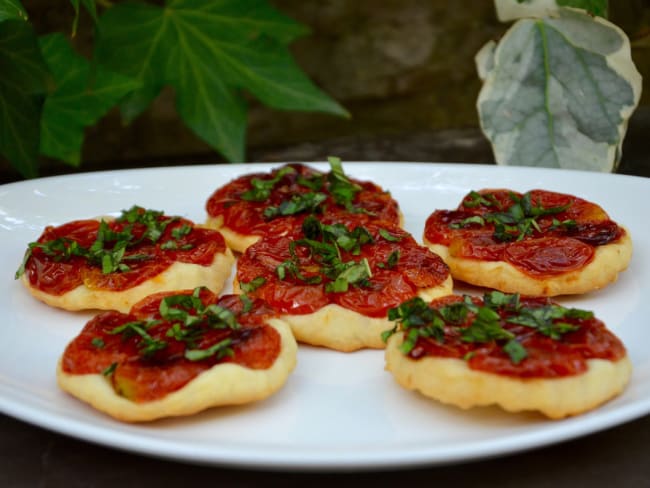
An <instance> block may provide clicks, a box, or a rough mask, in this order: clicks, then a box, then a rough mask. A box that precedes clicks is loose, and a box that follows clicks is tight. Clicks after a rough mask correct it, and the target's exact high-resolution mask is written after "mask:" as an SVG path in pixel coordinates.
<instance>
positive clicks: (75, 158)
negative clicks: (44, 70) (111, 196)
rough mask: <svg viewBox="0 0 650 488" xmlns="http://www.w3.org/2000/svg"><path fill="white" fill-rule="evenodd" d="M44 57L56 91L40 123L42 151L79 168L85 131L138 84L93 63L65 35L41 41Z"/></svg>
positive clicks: (48, 37) (50, 97)
mask: <svg viewBox="0 0 650 488" xmlns="http://www.w3.org/2000/svg"><path fill="white" fill-rule="evenodd" d="M41 49H42V51H43V56H44V57H45V60H46V62H47V64H48V66H49V67H50V70H51V71H52V74H53V75H54V80H55V83H56V89H55V90H54V91H53V92H52V93H51V94H50V95H49V96H48V98H47V100H46V101H45V105H44V107H43V118H42V120H41V152H42V153H43V154H45V155H47V156H50V157H53V158H57V159H61V160H63V161H65V162H67V163H68V164H71V165H74V166H77V165H78V164H79V163H80V160H81V147H82V144H83V138H84V128H85V127H87V126H91V125H94V124H95V123H96V122H97V121H98V120H99V119H100V118H101V117H103V116H104V115H105V114H106V113H107V112H108V110H109V109H110V108H111V107H113V106H114V105H115V104H116V103H118V102H119V101H120V100H121V99H122V98H123V97H124V96H125V95H126V94H128V93H130V92H132V91H133V90H135V89H137V88H138V86H140V84H139V82H137V81H135V80H133V79H131V78H127V77H125V76H123V75H120V74H117V73H113V72H110V71H108V70H106V69H103V68H101V67H98V66H91V64H90V63H89V62H88V61H87V60H86V59H85V58H84V57H82V56H80V55H79V54H77V53H76V52H75V51H74V50H73V49H72V46H70V44H69V43H68V41H67V40H66V39H65V37H64V36H63V35H62V34H51V35H49V36H46V37H44V38H42V39H41Z"/></svg>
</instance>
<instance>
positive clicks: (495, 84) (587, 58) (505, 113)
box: [477, 9, 641, 171]
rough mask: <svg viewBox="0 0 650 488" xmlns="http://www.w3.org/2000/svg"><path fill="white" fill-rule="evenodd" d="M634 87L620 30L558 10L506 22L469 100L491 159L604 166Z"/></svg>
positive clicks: (612, 156) (615, 148)
mask: <svg viewBox="0 0 650 488" xmlns="http://www.w3.org/2000/svg"><path fill="white" fill-rule="evenodd" d="M484 57H485V58H486V59H490V56H489V55H486V56H484ZM483 68H484V69H485V66H484V67H483ZM640 91H641V77H640V75H639V73H638V71H637V70H636V68H635V66H634V63H633V62H632V60H631V58H630V48H629V41H628V39H627V37H626V36H625V34H624V33H623V32H622V31H621V30H620V29H618V28H617V27H616V26H614V25H613V24H611V23H609V22H607V21H606V20H604V19H600V18H594V17H591V16H589V15H587V14H584V13H581V12H579V11H577V10H572V9H561V10H560V11H559V16H558V17H557V18H547V19H541V20H536V21H535V20H527V19H524V20H519V21H517V22H516V23H515V24H514V25H513V26H512V27H511V28H510V30H509V31H508V32H507V33H506V35H505V36H504V37H503V39H501V41H500V42H499V45H498V47H497V48H496V51H495V52H494V56H493V58H492V68H491V70H490V71H488V72H487V73H486V78H485V81H484V84H483V87H482V89H481V92H480V95H479V99H478V102H477V106H478V111H479V115H480V121H481V127H482V129H483V131H484V133H485V134H486V136H487V137H488V138H489V139H490V142H491V143H492V147H493V150H494V155H495V159H496V161H497V163H499V164H507V165H524V166H548V167H561V168H576V169H585V170H599V171H611V170H612V169H614V168H615V167H616V164H617V162H618V158H619V157H620V149H621V145H622V141H623V137H624V135H625V130H626V125H627V120H628V118H629V117H630V115H631V113H632V112H633V110H634V109H635V108H636V106H637V104H638V101H639V97H640Z"/></svg>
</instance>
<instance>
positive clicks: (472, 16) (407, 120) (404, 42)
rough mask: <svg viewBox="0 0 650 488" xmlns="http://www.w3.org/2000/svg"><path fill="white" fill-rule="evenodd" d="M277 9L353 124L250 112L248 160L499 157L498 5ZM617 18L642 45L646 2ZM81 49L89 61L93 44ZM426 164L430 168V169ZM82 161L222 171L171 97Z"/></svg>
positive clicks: (43, 24)
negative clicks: (486, 121)
mask: <svg viewBox="0 0 650 488" xmlns="http://www.w3.org/2000/svg"><path fill="white" fill-rule="evenodd" d="M29 3H30V2H26V5H27V6H28V8H29ZM31 3H32V4H33V5H32V7H31V11H30V14H31V15H32V18H35V22H36V23H37V25H38V26H39V28H40V29H42V30H44V31H47V30H48V29H52V28H55V27H56V24H57V22H58V23H61V22H64V23H65V22H69V19H68V18H65V16H64V18H62V19H57V17H56V15H54V12H53V9H52V8H51V7H49V8H46V7H45V6H46V5H48V2H38V1H35V2H31ZM272 3H273V4H274V5H275V6H276V7H277V8H279V9H280V10H281V11H283V12H284V13H286V14H287V15H289V16H291V17H293V18H295V19H296V20H298V21H300V22H302V23H304V24H306V25H307V26H309V28H310V29H311V33H310V35H308V36H305V37H303V38H301V39H299V40H297V41H296V42H295V43H294V44H293V45H292V49H293V52H294V55H295V57H296V59H297V61H298V63H299V64H300V65H301V66H302V67H303V69H304V70H305V71H306V72H307V73H308V74H309V75H310V77H311V78H312V79H313V80H314V81H315V82H316V83H317V84H318V85H319V86H321V87H322V88H323V89H324V90H325V91H326V92H327V93H329V94H330V95H332V96H333V97H334V98H336V99H337V100H338V101H339V102H340V103H341V104H343V105H344V106H345V107H346V108H347V109H348V110H349V111H350V113H351V114H352V117H351V118H350V119H348V120H346V119H341V118H337V117H333V116H329V115H323V114H308V113H293V112H291V113H289V112H279V111H274V110H270V109H268V108H265V107H263V106H261V105H259V104H257V103H256V102H255V101H252V103H251V110H250V113H249V130H248V159H249V160H261V159H262V160H275V159H280V158H287V157H290V156H291V155H294V156H295V157H296V158H298V156H299V155H301V154H302V155H305V154H306V155H310V154H311V155H314V154H318V151H309V150H307V151H304V150H303V151H300V150H298V151H297V152H296V151H295V150H293V148H295V147H302V148H305V147H306V146H305V145H311V146H308V147H316V146H318V145H321V146H324V147H326V148H327V149H329V148H330V147H332V142H331V141H335V142H334V143H333V146H334V148H336V145H337V142H336V141H339V143H338V144H339V146H340V150H341V152H343V153H346V152H347V154H349V155H352V156H355V154H356V155H357V156H356V158H355V159H360V158H363V157H368V154H369V153H368V152H367V151H366V152H363V151H357V152H356V153H355V150H354V148H357V149H358V148H359V145H360V144H361V145H363V144H366V145H368V144H381V143H382V141H392V143H394V144H400V141H401V140H404V141H406V140H408V141H411V142H410V143H411V144H412V145H413V144H414V145H415V146H416V151H419V152H414V153H411V157H409V152H408V151H407V150H404V151H401V152H400V151H396V152H395V151H393V152H394V153H395V154H396V155H397V156H400V157H402V158H407V159H412V160H416V159H418V158H420V157H421V158H424V159H425V160H426V159H429V160H433V159H434V158H435V157H440V153H439V152H438V153H437V152H436V147H439V145H440V144H443V145H444V144H445V143H447V144H448V142H446V141H447V137H448V136H449V137H452V135H453V137H454V138H455V139H456V140H458V141H460V142H459V144H461V145H463V144H464V145H465V146H467V145H468V144H469V145H472V144H473V145H474V146H475V147H476V148H475V151H474V152H472V151H471V150H470V151H469V152H467V151H465V152H463V153H462V155H459V156H456V157H455V155H454V152H453V147H452V148H451V149H450V150H448V151H447V153H446V155H447V158H448V160H456V159H469V158H481V159H482V160H486V159H489V158H490V154H491V153H490V151H489V147H488V145H487V144H486V141H485V140H484V139H482V137H481V135H480V132H479V131H478V129H477V128H478V120H477V113H476V108H475V102H476V98H477V95H478V91H479V89H480V82H479V79H478V76H477V74H476V70H475V65H474V55H475V54H476V52H477V51H478V50H479V49H480V47H481V46H482V45H483V44H484V43H485V42H486V41H488V40H489V39H492V38H496V37H498V36H499V35H501V34H502V33H503V32H505V30H506V29H507V25H505V24H502V23H500V22H499V21H498V20H497V19H496V16H495V13H494V6H493V2H492V1H488V0H481V1H469V0H459V1H456V2H447V1H442V0H325V1H315V0H304V1H301V0H272ZM59 17H61V15H60V14H59ZM610 19H611V20H612V21H613V22H615V23H616V24H617V25H619V26H621V27H622V28H623V29H624V30H626V32H627V33H628V35H630V36H631V37H635V36H636V35H638V34H639V33H641V32H642V30H643V26H645V28H646V29H647V28H648V27H647V26H648V25H650V4H648V2H644V1H643V0H617V1H616V2H613V1H612V2H610ZM64 25H68V24H64ZM59 28H60V27H59ZM64 28H65V27H64ZM647 39H648V38H646V43H645V45H643V43H642V45H640V46H639V47H637V48H635V49H634V50H633V56H634V58H635V61H636V63H637V66H638V68H639V70H640V71H641V72H642V74H643V75H644V78H645V90H644V94H643V100H642V104H643V105H644V109H643V110H645V109H646V107H647V106H648V105H650V89H649V87H648V84H649V80H650V46H649V45H648V42H647ZM80 47H81V49H82V50H83V45H81V46H80ZM645 119H647V117H646V118H645ZM645 119H644V120H645ZM644 123H645V122H644ZM416 140H417V142H416ZM346 141H347V142H346ZM359 141H361V142H359ZM350 147H352V149H350ZM287 148H289V151H288V152H287ZM366 149H367V147H366ZM466 149H467V147H466ZM470 149H471V148H470ZM292 151H293V152H292ZM427 151H429V153H427ZM384 154H385V151H384ZM427 154H431V157H430V158H427V157H426V155H427ZM343 155H345V154H343ZM83 158H84V165H83V166H82V169H98V168H103V167H113V166H120V167H123V166H129V165H143V164H157V163H170V162H171V163H175V162H184V161H199V162H206V161H220V158H219V156H218V155H217V154H215V153H214V152H213V151H212V150H211V149H210V148H209V147H208V146H207V145H206V144H204V143H203V142H202V141H200V140H199V139H198V138H197V137H195V136H194V135H193V134H192V133H191V132H190V131H189V130H188V129H186V128H185V127H184V126H183V125H182V123H181V122H180V121H179V119H178V117H177V116H176V112H175V108H174V93H173V92H172V91H171V90H165V91H164V92H163V93H162V94H161V96H160V97H159V98H158V99H157V100H156V101H155V103H154V104H153V106H152V107H151V108H150V110H148V111H147V112H146V113H145V114H143V115H142V116H141V117H140V118H139V119H137V120H136V121H135V122H134V123H133V124H131V125H130V126H128V127H123V126H122V124H121V121H120V119H119V116H118V114H117V112H116V111H114V112H113V113H111V114H110V115H109V116H107V117H106V118H105V119H103V120H102V121H101V122H100V123H99V124H98V125H97V126H96V127H93V128H90V129H88V131H87V140H86V144H85V146H84V155H83ZM48 168H49V169H47V168H46V172H47V171H51V172H57V171H60V170H69V168H66V167H61V165H58V164H57V163H54V162H49V165H48Z"/></svg>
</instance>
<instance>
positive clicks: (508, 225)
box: [450, 192, 575, 242]
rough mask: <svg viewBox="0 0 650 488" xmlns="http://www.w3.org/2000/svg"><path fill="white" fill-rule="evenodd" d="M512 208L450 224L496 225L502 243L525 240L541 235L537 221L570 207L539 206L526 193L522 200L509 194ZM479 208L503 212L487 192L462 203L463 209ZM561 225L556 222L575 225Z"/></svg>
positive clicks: (496, 232) (470, 197) (496, 237)
mask: <svg viewBox="0 0 650 488" xmlns="http://www.w3.org/2000/svg"><path fill="white" fill-rule="evenodd" d="M509 198H510V200H511V201H512V205H511V206H510V207H508V209H506V210H505V211H496V212H489V213H486V214H483V215H481V216H479V215H473V216H471V217H468V218H466V219H464V220H462V221H460V222H454V223H452V224H450V228H452V229H460V228H465V227H468V226H471V225H480V226H484V225H487V224H492V225H494V233H493V237H494V238H495V239H496V240H497V241H500V242H507V241H514V240H522V239H524V238H525V237H526V236H529V235H531V234H533V233H534V232H541V228H540V227H539V223H538V219H539V218H540V217H543V216H546V215H555V214H559V213H561V212H564V211H565V210H567V209H568V208H569V206H570V204H567V205H559V206H555V207H544V206H542V205H541V204H539V203H535V204H534V203H533V201H532V196H531V193H530V192H526V193H524V195H522V196H521V197H519V196H517V195H515V194H514V193H512V192H511V193H510V194H509ZM479 205H484V206H489V207H491V206H495V207H497V208H498V209H499V210H501V207H500V205H498V201H497V200H496V198H495V197H494V195H493V194H491V193H487V194H484V195H481V194H479V193H478V192H470V194H469V195H468V198H467V199H466V200H465V201H464V202H463V206H465V207H468V208H473V207H477V206H479ZM564 222H565V223H562V222H560V221H558V220H557V219H554V220H553V226H555V227H559V226H562V227H567V228H569V227H570V226H571V225H575V224H574V223H572V222H573V221H571V220H566V221H564Z"/></svg>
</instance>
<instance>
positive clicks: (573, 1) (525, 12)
mask: <svg viewBox="0 0 650 488" xmlns="http://www.w3.org/2000/svg"><path fill="white" fill-rule="evenodd" d="M607 4H608V0H494V6H495V7H496V11H497V17H498V18H499V20H500V21H501V22H507V21H510V20H516V19H522V18H526V17H535V18H541V17H546V16H548V15H552V14H554V13H556V12H557V11H558V10H559V9H560V7H574V8H579V9H582V10H585V11H587V12H589V13H590V14H591V15H597V16H599V17H603V18H605V19H606V18H607V6H608V5H607Z"/></svg>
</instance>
